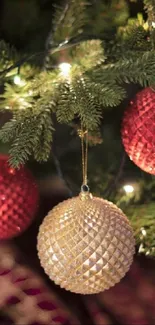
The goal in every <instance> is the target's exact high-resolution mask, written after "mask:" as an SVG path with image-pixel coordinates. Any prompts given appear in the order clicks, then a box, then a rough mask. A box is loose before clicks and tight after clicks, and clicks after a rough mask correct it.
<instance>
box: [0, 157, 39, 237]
mask: <svg viewBox="0 0 155 325" xmlns="http://www.w3.org/2000/svg"><path fill="white" fill-rule="evenodd" d="M8 158H9V157H8V156H2V155H1V156H0V240H6V239H11V238H13V237H16V236H18V235H20V234H21V233H22V232H24V231H25V230H26V229H27V228H28V227H29V226H30V224H31V223H32V220H33V219H34V217H35V215H36V212H37V209H38V202H39V192H38V187H37V184H36V183H35V180H34V178H33V176H32V174H31V172H30V171H29V170H28V169H27V168H25V167H24V166H23V167H21V168H20V169H13V168H11V167H10V166H9V165H8Z"/></svg>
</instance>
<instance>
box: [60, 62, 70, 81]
mask: <svg viewBox="0 0 155 325" xmlns="http://www.w3.org/2000/svg"><path fill="white" fill-rule="evenodd" d="M59 68H60V70H61V74H62V75H63V76H64V77H69V73H70V69H71V64H70V63H66V62H63V63H60V64H59Z"/></svg>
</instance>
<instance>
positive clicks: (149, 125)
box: [122, 88, 155, 175]
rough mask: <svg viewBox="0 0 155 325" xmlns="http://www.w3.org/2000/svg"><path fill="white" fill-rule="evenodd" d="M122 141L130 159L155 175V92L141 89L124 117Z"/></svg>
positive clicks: (149, 89)
mask: <svg viewBox="0 0 155 325" xmlns="http://www.w3.org/2000/svg"><path fill="white" fill-rule="evenodd" d="M122 141H123V144H124V147H125V151H126V152H127V154H128V155H129V157H130V159H131V160H133V162H134V163H135V164H136V165H137V166H138V167H140V168H141V169H142V170H144V171H145V172H147V173H150V174H153V175H155V92H154V91H153V90H151V88H145V89H144V90H142V91H140V92H139V93H138V94H137V95H136V97H135V99H134V100H133V101H132V102H131V103H130V106H129V107H128V109H127V110H126V112H125V114H124V118H123V126H122Z"/></svg>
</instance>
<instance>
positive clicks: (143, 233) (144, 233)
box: [141, 227, 147, 237]
mask: <svg viewBox="0 0 155 325" xmlns="http://www.w3.org/2000/svg"><path fill="white" fill-rule="evenodd" d="M141 233H142V235H143V236H144V237H145V236H146V235H147V233H146V230H145V228H144V227H142V228H141Z"/></svg>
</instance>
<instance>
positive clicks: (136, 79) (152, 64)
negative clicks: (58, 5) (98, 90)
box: [90, 51, 155, 86]
mask: <svg viewBox="0 0 155 325" xmlns="http://www.w3.org/2000/svg"><path fill="white" fill-rule="evenodd" d="M90 78H92V79H93V80H96V82H97V83H99V82H101V83H102V82H103V83H106V81H107V80H109V82H110V81H115V82H116V83H119V84H122V83H124V82H125V83H130V82H133V83H140V84H141V85H142V86H147V85H148V84H149V85H153V84H154V83H155V56H154V52H153V51H152V52H146V53H144V54H142V55H141V56H139V58H138V59H136V60H134V59H128V60H120V61H118V62H117V63H115V64H107V65H102V66H99V67H98V68H97V69H96V70H94V71H92V72H91V76H90Z"/></svg>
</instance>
